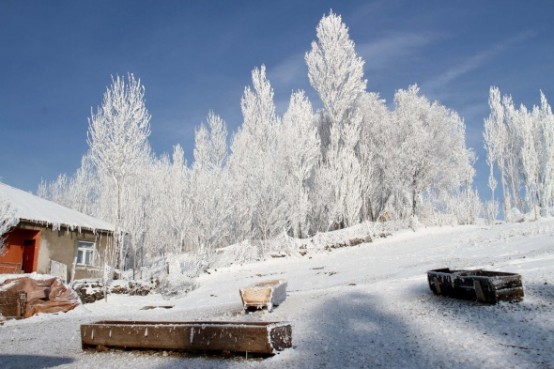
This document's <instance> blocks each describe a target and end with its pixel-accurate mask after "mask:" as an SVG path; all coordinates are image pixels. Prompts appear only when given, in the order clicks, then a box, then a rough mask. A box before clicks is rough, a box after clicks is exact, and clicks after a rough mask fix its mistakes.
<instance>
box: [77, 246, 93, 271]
mask: <svg viewBox="0 0 554 369" xmlns="http://www.w3.org/2000/svg"><path fill="white" fill-rule="evenodd" d="M94 246H95V245H94V242H87V241H77V264H78V265H92V257H93V256H94Z"/></svg>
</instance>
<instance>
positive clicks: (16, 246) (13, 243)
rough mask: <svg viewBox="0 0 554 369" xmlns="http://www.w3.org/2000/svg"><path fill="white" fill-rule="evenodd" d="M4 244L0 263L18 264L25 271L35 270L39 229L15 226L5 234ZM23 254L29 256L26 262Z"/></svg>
mask: <svg viewBox="0 0 554 369" xmlns="http://www.w3.org/2000/svg"><path fill="white" fill-rule="evenodd" d="M5 244H6V245H7V246H6V248H5V249H4V252H3V253H2V255H0V263H10V264H19V265H21V269H25V270H24V272H25V273H31V272H34V271H36V270H37V264H38V252H39V247H40V231H35V230H29V229H21V228H15V229H13V230H12V231H10V232H8V233H7V234H6V240H5ZM25 255H28V256H29V257H30V258H31V259H30V260H28V261H27V263H25V262H24V261H25V260H24V257H25Z"/></svg>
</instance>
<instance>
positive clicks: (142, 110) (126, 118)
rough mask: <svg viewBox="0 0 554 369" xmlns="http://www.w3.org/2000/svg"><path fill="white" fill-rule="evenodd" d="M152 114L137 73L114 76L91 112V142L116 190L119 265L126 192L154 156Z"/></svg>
mask: <svg viewBox="0 0 554 369" xmlns="http://www.w3.org/2000/svg"><path fill="white" fill-rule="evenodd" d="M149 135H150V114H149V113H148V110H147V109H146V104H145V101H144V87H143V86H142V85H141V83H140V80H138V79H135V77H134V75H133V74H128V75H127V78H126V79H125V78H122V77H119V76H117V77H115V78H112V84H111V86H110V87H109V88H108V89H107V90H106V92H105V93H104V100H103V103H102V106H101V107H98V108H97V110H96V112H92V113H91V117H90V119H89V128H88V134H87V142H88V144H89V147H90V157H91V160H92V163H93V164H94V165H95V167H96V169H97V171H98V174H99V176H100V177H102V178H107V179H108V181H109V183H110V189H113V192H112V193H111V195H112V200H111V201H112V204H113V206H112V208H111V209H112V212H111V214H110V218H109V220H110V221H112V222H113V223H114V225H115V228H116V235H118V237H116V238H117V239H118V241H117V243H116V252H117V263H116V264H117V265H118V266H120V267H121V266H122V263H123V256H124V255H123V252H124V247H123V245H122V238H121V237H120V236H121V232H122V228H121V227H122V225H123V222H124V220H123V217H124V211H123V210H124V208H125V203H124V201H125V196H124V195H125V191H126V189H127V186H128V185H129V182H130V180H131V178H133V177H134V176H137V175H139V173H140V169H141V164H143V163H144V158H145V157H146V156H148V155H150V148H149V144H148V136H149Z"/></svg>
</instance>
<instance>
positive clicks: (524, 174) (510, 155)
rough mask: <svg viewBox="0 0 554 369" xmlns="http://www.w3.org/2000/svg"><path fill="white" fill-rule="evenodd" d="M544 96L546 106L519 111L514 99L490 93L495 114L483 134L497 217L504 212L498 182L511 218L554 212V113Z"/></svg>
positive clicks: (494, 91)
mask: <svg viewBox="0 0 554 369" xmlns="http://www.w3.org/2000/svg"><path fill="white" fill-rule="evenodd" d="M540 98H541V103H540V106H533V108H532V109H528V108H527V107H526V106H525V105H521V106H520V107H519V108H518V107H516V106H515V105H514V102H513V101H512V98H511V96H508V95H504V96H502V94H501V93H500V90H499V89H498V88H497V87H491V89H490V97H489V106H490V109H491V112H490V115H489V117H488V118H487V119H486V120H485V131H484V134H483V136H484V141H485V149H486V151H487V163H488V165H489V172H490V174H489V187H490V189H491V192H492V196H491V206H489V213H490V214H489V216H490V217H492V218H495V217H496V213H497V212H498V211H499V206H498V200H497V197H496V196H495V190H496V188H497V187H498V181H500V191H501V194H500V196H501V199H502V201H501V203H502V210H503V212H504V214H505V217H506V220H508V221H510V220H512V221H515V220H518V219H517V218H518V217H520V214H521V213H532V214H533V215H534V218H535V219H537V218H538V217H540V216H548V215H553V214H554V213H553V206H554V115H553V114H552V109H551V108H550V105H549V104H548V101H547V100H546V97H545V96H544V94H543V93H542V92H541V94H540ZM497 178H498V179H497Z"/></svg>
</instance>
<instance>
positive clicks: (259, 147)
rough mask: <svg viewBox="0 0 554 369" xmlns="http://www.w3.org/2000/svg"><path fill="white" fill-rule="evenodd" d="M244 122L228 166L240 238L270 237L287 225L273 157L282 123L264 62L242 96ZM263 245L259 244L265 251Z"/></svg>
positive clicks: (235, 139) (253, 74) (234, 142)
mask: <svg viewBox="0 0 554 369" xmlns="http://www.w3.org/2000/svg"><path fill="white" fill-rule="evenodd" d="M241 110H242V115H243V119H244V121H243V123H242V125H241V127H240V128H239V130H238V132H236V134H235V135H234V136H233V139H232V143H231V156H230V158H229V170H230V175H231V178H232V181H233V187H234V189H235V193H234V195H233V196H234V197H235V199H237V201H236V209H235V212H234V213H235V229H236V231H237V234H238V235H240V236H239V238H243V239H244V238H246V239H259V240H262V241H264V240H267V239H268V238H269V237H270V236H272V235H274V234H277V233H279V232H281V231H283V229H284V220H283V217H282V216H281V214H280V212H282V208H280V207H279V204H281V194H282V191H281V188H280V187H279V186H278V185H277V184H276V182H275V181H276V180H278V178H277V177H276V176H275V166H274V163H273V161H274V159H275V153H276V149H277V140H276V132H277V131H278V126H279V124H280V122H279V118H278V117H277V114H276V112H275V104H274V102H273V88H272V87H271V84H270V82H269V80H268V79H267V77H266V69H265V66H263V65H262V67H261V68H259V69H258V68H255V69H254V70H253V71H252V88H251V87H246V88H245V90H244V95H243V97H242V100H241ZM263 248H264V246H263V244H262V245H261V246H260V253H261V254H263V252H264V250H263Z"/></svg>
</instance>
